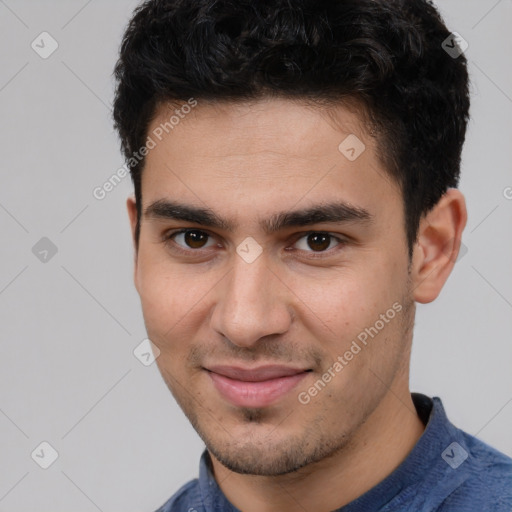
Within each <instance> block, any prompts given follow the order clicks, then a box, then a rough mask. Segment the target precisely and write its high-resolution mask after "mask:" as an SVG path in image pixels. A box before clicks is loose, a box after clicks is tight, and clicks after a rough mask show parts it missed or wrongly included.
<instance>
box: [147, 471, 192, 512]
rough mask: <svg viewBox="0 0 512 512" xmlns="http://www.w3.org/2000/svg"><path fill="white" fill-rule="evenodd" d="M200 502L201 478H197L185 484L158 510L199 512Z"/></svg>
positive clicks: (158, 511) (166, 511)
mask: <svg viewBox="0 0 512 512" xmlns="http://www.w3.org/2000/svg"><path fill="white" fill-rule="evenodd" d="M200 503H201V498H200V491H199V480H198V479H197V478H195V479H194V480H191V481H190V482H188V483H186V484H185V485H183V486H182V487H181V488H180V489H179V490H178V491H177V492H176V493H175V494H174V495H173V496H171V497H170V498H169V499H168V500H167V501H166V502H165V503H164V504H163V505H162V506H161V507H160V508H159V509H158V510H156V512H199V508H198V507H200ZM201 509H202V507H201Z"/></svg>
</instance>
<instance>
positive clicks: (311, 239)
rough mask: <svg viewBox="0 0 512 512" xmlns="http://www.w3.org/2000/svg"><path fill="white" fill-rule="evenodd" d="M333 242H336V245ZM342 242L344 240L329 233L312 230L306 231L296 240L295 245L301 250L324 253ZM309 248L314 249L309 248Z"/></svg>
mask: <svg viewBox="0 0 512 512" xmlns="http://www.w3.org/2000/svg"><path fill="white" fill-rule="evenodd" d="M333 242H336V243H335V244H334V246H333V245H332V243H333ZM342 243H343V240H341V239H340V238H338V237H335V236H333V235H331V234H329V233H323V232H311V233H306V234H305V235H304V236H302V237H301V238H299V239H298V240H297V242H295V245H296V246H297V247H298V249H299V250H301V251H305V252H313V253H316V252H320V253H322V252H326V251H327V250H329V249H332V248H333V247H337V246H338V245H340V244H342ZM308 248H309V249H312V250H308Z"/></svg>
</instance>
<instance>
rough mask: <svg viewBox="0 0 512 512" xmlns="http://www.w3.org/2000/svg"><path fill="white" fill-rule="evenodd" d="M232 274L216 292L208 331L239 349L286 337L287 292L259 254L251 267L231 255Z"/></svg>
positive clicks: (288, 312) (274, 272)
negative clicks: (276, 337)
mask: <svg viewBox="0 0 512 512" xmlns="http://www.w3.org/2000/svg"><path fill="white" fill-rule="evenodd" d="M234 260H235V261H234V263H233V268H232V270H231V272H229V273H228V274H227V275H226V277H225V278H224V279H223V280H222V281H221V283H219V286H218V287H217V288H216V290H217V293H218V296H217V301H216V303H215V306H214V311H213V314H212V316H211V327H212V328H213V329H214V330H215V331H217V332H218V333H219V334H221V335H222V336H224V337H225V338H227V339H228V340H229V341H230V342H231V343H233V344H234V345H237V346H239V347H244V348H252V347H254V346H255V345H257V344H258V341H259V340H260V339H262V338H264V337H266V336H272V335H278V334H283V333H285V332H286V331H287V330H288V329H289V328H290V325H291V322H292V318H293V315H292V312H291V302H290V294H291V292H290V290H289V289H288V288H287V287H286V285H285V284H284V283H283V282H282V281H281V280H280V278H279V277H278V276H277V274H276V271H274V270H272V269H271V268H269V266H268V262H267V260H266V258H265V257H264V254H262V255H261V256H260V257H259V258H258V259H256V260H255V261H253V262H252V263H247V262H245V261H244V260H243V259H242V258H240V257H238V255H234Z"/></svg>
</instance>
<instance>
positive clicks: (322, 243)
mask: <svg viewBox="0 0 512 512" xmlns="http://www.w3.org/2000/svg"><path fill="white" fill-rule="evenodd" d="M307 243H308V245H309V247H311V249H313V250H314V251H325V250H326V249H327V248H328V247H329V245H331V236H330V235H328V234H325V233H312V234H311V235H309V236H308V242H307Z"/></svg>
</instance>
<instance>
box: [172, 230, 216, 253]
mask: <svg viewBox="0 0 512 512" xmlns="http://www.w3.org/2000/svg"><path fill="white" fill-rule="evenodd" d="M167 238H168V239H170V240H173V241H174V243H175V244H176V245H177V246H178V247H180V248H181V249H203V248H205V247H209V246H208V245H207V244H208V242H209V239H210V235H209V234H208V233H206V232H204V231H200V230H198V229H184V230H182V231H178V232H176V233H173V234H171V235H169V236H168V237H167ZM212 242H214V240H212ZM210 245H211V244H210Z"/></svg>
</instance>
